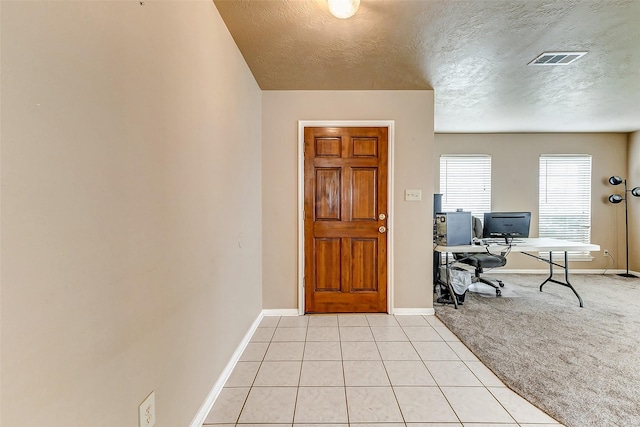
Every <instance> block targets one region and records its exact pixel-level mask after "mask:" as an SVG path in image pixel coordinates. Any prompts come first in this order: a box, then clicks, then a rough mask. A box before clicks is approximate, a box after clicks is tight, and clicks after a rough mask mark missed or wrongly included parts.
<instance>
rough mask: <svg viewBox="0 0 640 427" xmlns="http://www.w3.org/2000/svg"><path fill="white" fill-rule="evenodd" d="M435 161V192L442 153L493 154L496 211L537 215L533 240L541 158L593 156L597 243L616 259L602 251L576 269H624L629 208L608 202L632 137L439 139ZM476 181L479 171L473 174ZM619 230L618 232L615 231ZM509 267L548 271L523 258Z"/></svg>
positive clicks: (511, 258) (453, 136)
mask: <svg viewBox="0 0 640 427" xmlns="http://www.w3.org/2000/svg"><path fill="white" fill-rule="evenodd" d="M435 141H436V149H435V153H434V154H435V155H434V156H433V166H434V174H435V175H434V181H435V187H434V188H436V189H438V188H439V187H440V177H439V161H440V155H441V154H490V155H491V167H492V176H491V205H492V209H493V210H495V211H514V210H516V211H531V212H532V218H531V236H532V237H536V236H537V232H538V169H539V158H540V155H541V154H591V155H592V165H591V167H592V177H593V179H592V182H591V194H592V204H591V224H592V227H591V242H592V243H595V244H598V245H600V247H601V248H602V249H609V250H610V251H611V253H612V254H613V256H614V257H615V259H616V263H615V264H614V265H613V266H611V260H610V258H608V257H604V256H603V254H602V252H600V253H595V252H593V253H592V254H591V255H592V256H593V257H594V259H593V260H592V261H590V262H576V263H572V264H571V265H572V267H571V268H577V269H596V270H600V271H602V270H604V269H605V268H606V267H608V266H611V268H614V269H616V268H623V267H624V209H622V208H621V207H620V206H621V205H620V206H614V205H611V204H610V203H609V202H608V201H607V197H608V196H609V194H611V193H612V192H615V191H616V190H619V189H618V188H616V187H613V186H611V185H609V183H608V179H609V177H610V176H611V175H620V176H625V174H626V173H627V136H626V135H625V134H616V133H598V134H558V133H555V134H436V137H435ZM469 176H470V177H472V176H473V171H470V172H469ZM612 231H613V232H612ZM507 268H510V269H547V267H546V266H545V265H544V264H541V263H540V262H538V261H535V260H534V259H532V258H529V257H526V256H525V255H522V254H515V253H514V254H511V255H510V256H509V263H508V264H507Z"/></svg>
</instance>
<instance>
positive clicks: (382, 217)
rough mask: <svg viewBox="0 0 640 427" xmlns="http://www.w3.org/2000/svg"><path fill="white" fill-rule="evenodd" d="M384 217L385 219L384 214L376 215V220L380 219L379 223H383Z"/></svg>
mask: <svg viewBox="0 0 640 427" xmlns="http://www.w3.org/2000/svg"><path fill="white" fill-rule="evenodd" d="M386 217H387V216H386V215H385V214H380V215H378V219H380V221H384V219H385V218H386Z"/></svg>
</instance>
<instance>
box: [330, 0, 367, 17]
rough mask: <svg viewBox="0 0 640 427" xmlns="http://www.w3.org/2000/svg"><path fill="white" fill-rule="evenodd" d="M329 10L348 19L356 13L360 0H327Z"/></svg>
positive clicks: (336, 15) (334, 14)
mask: <svg viewBox="0 0 640 427" xmlns="http://www.w3.org/2000/svg"><path fill="white" fill-rule="evenodd" d="M327 5H328V6H329V12H331V14H332V15H333V16H335V17H336V18H341V19H347V18H351V17H352V16H353V15H355V13H356V11H357V10H358V7H360V0H327Z"/></svg>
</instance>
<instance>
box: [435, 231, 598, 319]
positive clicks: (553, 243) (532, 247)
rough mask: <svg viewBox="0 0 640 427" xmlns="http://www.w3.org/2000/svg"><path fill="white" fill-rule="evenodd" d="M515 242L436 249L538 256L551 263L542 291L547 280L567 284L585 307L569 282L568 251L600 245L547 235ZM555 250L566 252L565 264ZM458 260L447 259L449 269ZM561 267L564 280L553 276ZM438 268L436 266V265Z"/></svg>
mask: <svg viewBox="0 0 640 427" xmlns="http://www.w3.org/2000/svg"><path fill="white" fill-rule="evenodd" d="M514 242H515V243H514V244H513V245H511V246H509V245H507V244H505V243H498V244H491V245H485V246H483V245H461V246H440V245H438V246H436V247H435V248H434V251H436V252H441V253H443V252H467V253H484V252H489V253H493V254H500V253H503V252H517V253H522V254H525V255H528V256H530V257H533V258H536V259H538V260H540V261H543V262H546V263H547V264H548V265H549V277H547V279H546V280H545V281H544V282H542V284H541V285H540V292H542V287H543V286H544V285H545V284H546V283H547V282H552V283H555V284H558V285H562V286H566V287H567V288H569V289H571V290H572V291H573V293H574V294H575V295H576V297H578V301H579V302H580V307H583V303H582V298H581V297H580V295H579V294H578V292H577V291H576V290H575V288H574V287H573V285H571V282H569V256H568V252H571V251H589V252H594V251H600V246H599V245H593V244H587V243H577V242H570V241H568V240H560V239H551V238H547V237H540V238H527V239H515V240H514ZM532 252H549V258H543V257H541V256H539V255H534V254H533V253H532ZM553 252H564V265H562V264H557V263H555V262H554V261H553ZM454 262H456V261H452V262H451V263H449V262H448V260H447V271H448V270H449V269H450V268H451V264H453V263H454ZM554 266H556V267H560V268H563V269H564V282H561V281H559V280H556V279H554V278H553V267H554ZM434 268H436V266H434ZM447 275H448V273H447ZM449 282H450V281H449V280H448V278H447V285H448V286H449V291H450V292H451V295H452V298H453V302H454V305H455V307H456V308H458V303H457V301H456V298H455V296H454V294H453V289H452V288H451V284H450V283H449Z"/></svg>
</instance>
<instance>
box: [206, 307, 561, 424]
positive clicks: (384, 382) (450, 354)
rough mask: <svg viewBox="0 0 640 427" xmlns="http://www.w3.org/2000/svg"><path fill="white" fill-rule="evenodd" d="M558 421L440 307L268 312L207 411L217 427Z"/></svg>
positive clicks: (540, 422) (207, 422)
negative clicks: (513, 385) (471, 345)
mask: <svg viewBox="0 0 640 427" xmlns="http://www.w3.org/2000/svg"><path fill="white" fill-rule="evenodd" d="M266 424H268V425H269V426H270V427H280V426H283V427H284V426H289V427H292V426H294V427H295V426H301V427H302V426H305V427H318V426H331V427H346V426H355V427H373V426H374V425H378V424H379V425H380V426H379V427H400V426H409V427H444V426H447V427H455V426H464V427H467V426H473V427H491V426H500V427H515V426H520V427H532V426H537V427H542V426H545V427H548V426H560V424H558V423H557V422H556V421H555V420H553V419H552V418H550V417H549V416H548V415H546V414H545V413H543V412H542V411H540V410H539V409H537V408H536V407H534V406H533V405H531V404H529V403H528V402H527V401H526V400H524V399H523V398H521V397H520V396H518V395H517V394H516V393H514V392H513V391H511V390H510V389H508V388H507V387H506V386H505V385H504V384H503V383H502V382H501V381H500V380H499V379H498V378H497V377H496V376H495V375H494V374H493V373H492V372H491V371H490V370H489V369H488V368H486V367H485V366H484V365H483V364H482V362H480V361H479V360H478V359H477V358H476V357H475V356H474V355H473V353H471V351H469V350H468V349H467V348H466V347H465V345H464V344H462V343H461V342H460V340H458V338H457V337H456V336H455V335H454V334H452V333H451V332H450V331H449V330H448V329H447V328H446V327H445V326H444V324H443V323H442V322H440V320H438V319H437V318H436V317H435V316H389V315H384V314H376V315H364V314H345V315H317V316H300V317H275V316H274V317H265V318H264V319H263V320H262V322H261V324H260V326H259V327H258V329H257V330H256V332H255V333H254V335H253V337H252V339H251V341H250V343H249V344H248V345H247V347H246V349H245V350H244V353H243V354H242V356H241V358H240V361H239V362H238V363H237V365H236V367H235V369H234V370H233V372H232V374H231V376H230V377H229V379H228V380H227V382H226V384H225V387H224V388H223V389H222V391H221V393H220V395H219V396H218V398H217V400H216V402H215V404H214V406H213V409H212V410H211V412H210V413H209V415H208V417H207V419H206V421H205V425H215V426H216V427H226V426H235V425H238V426H240V427H251V426H256V425H266Z"/></svg>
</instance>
